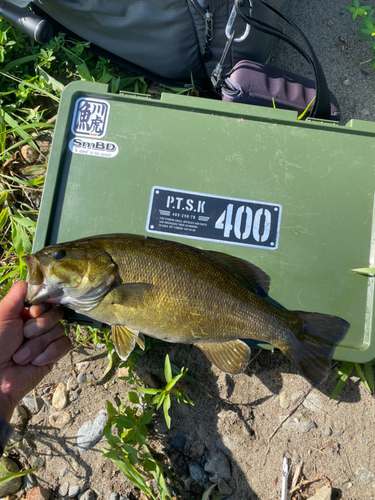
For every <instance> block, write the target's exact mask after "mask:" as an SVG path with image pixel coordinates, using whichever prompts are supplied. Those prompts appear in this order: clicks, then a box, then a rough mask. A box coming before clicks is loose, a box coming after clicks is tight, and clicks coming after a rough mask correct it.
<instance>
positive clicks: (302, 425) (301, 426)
mask: <svg viewBox="0 0 375 500" xmlns="http://www.w3.org/2000/svg"><path fill="white" fill-rule="evenodd" d="M283 427H284V429H287V430H288V431H294V432H297V433H298V434H305V433H306V432H309V431H310V430H311V429H316V424H315V423H314V422H309V421H308V420H305V421H303V422H293V421H291V420H290V418H288V420H286V421H285V422H284V423H283Z"/></svg>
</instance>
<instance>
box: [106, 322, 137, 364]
mask: <svg viewBox="0 0 375 500" xmlns="http://www.w3.org/2000/svg"><path fill="white" fill-rule="evenodd" d="M111 334H112V340H113V343H114V344H115V347H116V352H117V354H118V355H119V357H120V358H121V359H122V360H123V361H125V360H127V359H128V357H129V354H130V353H131V352H132V350H133V349H134V347H135V343H136V342H137V339H138V332H136V331H135V330H132V329H131V328H127V327H126V326H123V325H112V329H111Z"/></svg>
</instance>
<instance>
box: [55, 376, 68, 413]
mask: <svg viewBox="0 0 375 500" xmlns="http://www.w3.org/2000/svg"><path fill="white" fill-rule="evenodd" d="M67 404H68V391H67V390H66V385H65V384H64V382H60V383H59V385H58V386H57V387H56V389H55V392H54V393H53V397H52V406H53V407H54V408H56V410H62V409H63V408H65V406H66V405H67Z"/></svg>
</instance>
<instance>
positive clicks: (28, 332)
mask: <svg viewBox="0 0 375 500" xmlns="http://www.w3.org/2000/svg"><path fill="white" fill-rule="evenodd" d="M40 332H41V326H40V324H39V323H38V322H37V321H32V322H31V323H29V324H28V325H26V326H25V327H24V329H23V336H24V337H26V338H28V339H30V338H31V337H35V335H38V333H40Z"/></svg>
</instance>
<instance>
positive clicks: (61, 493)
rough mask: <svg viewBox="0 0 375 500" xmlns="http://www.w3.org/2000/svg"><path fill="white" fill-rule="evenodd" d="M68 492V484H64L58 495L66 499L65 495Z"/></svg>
mask: <svg viewBox="0 0 375 500" xmlns="http://www.w3.org/2000/svg"><path fill="white" fill-rule="evenodd" d="M68 491H69V483H68V482H65V483H63V484H62V485H61V486H60V488H59V495H60V496H61V497H66V495H67V494H68Z"/></svg>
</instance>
